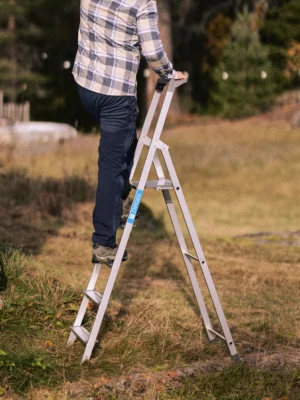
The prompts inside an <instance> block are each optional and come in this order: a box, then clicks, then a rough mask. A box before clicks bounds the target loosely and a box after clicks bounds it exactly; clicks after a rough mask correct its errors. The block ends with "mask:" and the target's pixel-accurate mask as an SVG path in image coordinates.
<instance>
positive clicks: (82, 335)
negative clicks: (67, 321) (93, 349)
mask: <svg viewBox="0 0 300 400" xmlns="http://www.w3.org/2000/svg"><path fill="white" fill-rule="evenodd" d="M71 331H72V332H73V333H74V334H75V335H76V336H77V338H78V339H79V340H80V341H81V342H82V343H83V344H85V345H86V344H87V342H88V341H89V338H90V332H89V331H88V330H87V329H85V327H84V326H71Z"/></svg>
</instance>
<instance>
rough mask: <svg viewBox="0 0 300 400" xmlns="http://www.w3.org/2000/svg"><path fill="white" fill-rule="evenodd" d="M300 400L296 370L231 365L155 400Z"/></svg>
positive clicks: (299, 380) (191, 381)
mask: <svg viewBox="0 0 300 400" xmlns="http://www.w3.org/2000/svg"><path fill="white" fill-rule="evenodd" d="M263 398H267V399H274V400H278V399H282V400H298V399H299V398H300V370H294V371H285V372H282V371H280V372H279V371H273V372H272V371H269V372H265V371H260V370H258V369H254V368H249V367H247V366H241V367H240V366H232V367H231V368H228V369H226V370H224V371H223V372H221V373H211V374H205V375H202V376H201V377H194V378H188V379H186V380H185V381H184V382H183V384H182V386H181V387H180V388H179V389H176V390H172V391H170V392H168V393H167V394H166V395H159V396H158V399H159V400H167V399H170V400H171V399H172V400H179V399H184V400H261V399H263Z"/></svg>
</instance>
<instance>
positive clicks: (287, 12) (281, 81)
mask: <svg viewBox="0 0 300 400" xmlns="http://www.w3.org/2000/svg"><path fill="white" fill-rule="evenodd" d="M260 34H261V39H262V42H263V43H265V44H267V45H268V46H269V48H270V60H271V62H272V64H273V67H274V68H273V69H274V77H275V79H276V84H277V88H278V90H279V91H282V90H285V89H289V88H294V87H295V86H298V87H299V85H300V77H299V68H300V64H299V61H297V55H296V54H295V55H296V59H295V64H296V65H295V67H297V68H295V72H296V73H294V74H293V73H291V72H292V71H291V69H290V65H289V64H290V63H293V57H294V56H293V52H294V51H295V50H297V49H298V48H299V45H300V1H299V0H277V2H276V4H275V5H274V6H272V7H271V8H270V10H269V11H268V12H267V14H266V19H265V22H264V24H263V26H262V29H261V32H260ZM291 58H292V59H291ZM284 71H286V73H284Z"/></svg>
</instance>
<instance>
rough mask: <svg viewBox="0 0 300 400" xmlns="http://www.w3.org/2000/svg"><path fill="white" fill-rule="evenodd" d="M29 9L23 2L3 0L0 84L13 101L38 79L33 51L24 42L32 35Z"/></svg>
mask: <svg viewBox="0 0 300 400" xmlns="http://www.w3.org/2000/svg"><path fill="white" fill-rule="evenodd" d="M26 12H27V8H26V4H24V3H22V5H19V4H17V2H16V1H15V0H1V1H0V28H1V30H0V45H1V51H0V86H1V88H2V90H4V93H5V95H6V96H7V97H8V98H9V99H10V100H11V101H15V100H16V99H17V98H18V96H19V95H20V94H22V92H24V89H25V88H26V86H25V85H26V84H27V83H28V82H29V81H30V82H35V81H37V79H38V76H37V75H35V74H33V73H32V71H31V67H32V62H31V60H30V56H29V57H28V55H29V53H30V52H29V51H28V50H29V49H28V46H26V44H25V43H24V37H26V36H28V35H30V33H28V29H29V27H28V24H27V23H26Z"/></svg>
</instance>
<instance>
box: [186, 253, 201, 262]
mask: <svg viewBox="0 0 300 400" xmlns="http://www.w3.org/2000/svg"><path fill="white" fill-rule="evenodd" d="M183 254H184V255H185V256H187V257H189V258H192V259H193V260H196V261H199V258H198V257H196V256H193V254H190V253H186V252H185V251H184V252H183Z"/></svg>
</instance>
